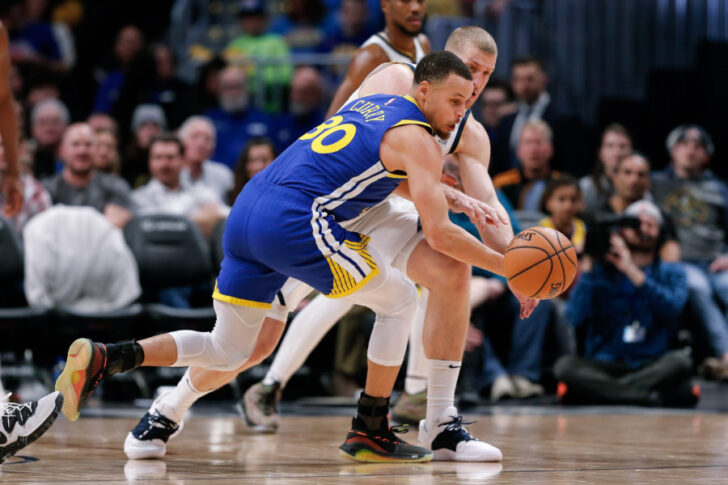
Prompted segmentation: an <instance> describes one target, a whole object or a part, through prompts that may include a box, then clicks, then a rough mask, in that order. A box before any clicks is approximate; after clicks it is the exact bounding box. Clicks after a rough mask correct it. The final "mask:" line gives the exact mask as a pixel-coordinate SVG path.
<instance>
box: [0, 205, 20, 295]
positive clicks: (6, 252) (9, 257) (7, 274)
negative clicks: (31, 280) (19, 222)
mask: <svg viewBox="0 0 728 485" xmlns="http://www.w3.org/2000/svg"><path fill="white" fill-rule="evenodd" d="M0 255H2V257H0V282H2V284H5V283H15V282H18V281H20V280H22V279H23V245H22V243H21V241H20V235H19V234H18V233H17V232H16V231H15V228H14V227H13V226H12V224H10V222H9V221H8V220H7V219H5V218H3V217H2V216H0Z"/></svg>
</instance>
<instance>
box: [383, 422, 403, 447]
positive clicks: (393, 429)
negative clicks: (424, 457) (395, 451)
mask: <svg viewBox="0 0 728 485" xmlns="http://www.w3.org/2000/svg"><path fill="white" fill-rule="evenodd" d="M394 433H402V434H405V433H409V425H408V424H402V425H400V426H390V427H389V428H387V431H386V432H385V433H383V434H381V435H379V436H378V437H379V438H380V439H382V440H384V441H391V442H392V443H395V444H404V441H401V440H400V439H399V438H397V435H395V434H394Z"/></svg>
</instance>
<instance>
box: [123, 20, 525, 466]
mask: <svg viewBox="0 0 728 485" xmlns="http://www.w3.org/2000/svg"><path fill="white" fill-rule="evenodd" d="M447 47H448V49H451V50H452V51H453V52H455V53H457V54H458V55H460V56H461V58H462V59H463V60H464V61H465V63H466V65H468V66H469V67H470V69H471V71H472V72H473V73H474V74H475V76H474V77H475V79H476V81H475V83H474V84H475V88H474V92H473V94H472V97H471V99H470V100H468V103H467V105H468V106H472V104H473V102H474V101H475V100H476V99H477V97H478V95H479V94H480V92H481V91H482V89H483V87H484V86H485V83H486V82H487V79H488V77H489V75H490V73H491V72H492V70H493V68H494V65H495V57H496V50H495V49H496V47H495V43H494V41H493V39H492V37H490V35H489V34H487V33H486V32H485V31H483V30H482V29H478V28H464V29H458V31H456V32H455V33H454V34H453V35H452V36H451V38H450V40H449V42H448V46H447ZM369 81H371V82H370V84H372V86H376V87H377V89H381V90H383V91H387V90H394V91H395V93H393V94H396V92H399V91H400V90H406V89H407V88H408V86H409V85H411V83H412V72H411V69H410V68H409V67H407V66H402V65H396V64H395V65H392V66H387V67H385V68H384V69H382V70H381V71H379V72H377V73H374V74H373V75H372V76H371V79H370V80H369ZM369 81H368V82H369ZM382 81H383V82H382ZM382 86H383V87H382ZM363 89H373V88H370V87H369V86H364V87H363ZM361 94H362V95H364V93H361ZM367 94H369V93H367ZM453 128H455V127H453ZM458 131H460V132H461V138H462V140H461V141H460V143H459V144H457V141H458V139H457V138H456V139H453V140H447V141H444V145H445V146H446V148H447V149H446V150H445V152H447V151H449V148H450V146H448V145H451V146H454V148H455V153H456V156H457V157H458V158H459V162H460V165H461V170H462V172H463V186H464V187H465V189H466V191H470V192H472V193H473V194H477V195H478V196H479V198H481V199H484V200H486V201H489V202H490V203H492V204H493V205H496V204H497V206H496V207H498V212H500V213H501V215H500V217H503V214H502V213H503V212H504V211H503V210H502V207H500V205H499V204H498V203H497V199H496V197H495V192H494V190H493V187H492V184H491V182H490V178H489V177H488V176H487V164H488V159H489V141H488V138H487V135H486V134H485V130H484V129H483V127H482V125H480V124H479V123H477V122H474V121H470V122H467V123H465V124H464V126H463V127H462V128H461V129H460V130H458ZM465 140H469V142H468V143H464V142H465ZM382 206H384V208H380V207H381V206H377V208H373V209H371V210H370V211H369V212H368V213H367V214H366V215H365V216H364V217H365V218H366V219H367V220H370V219H371V220H372V224H371V226H372V227H373V229H372V231H376V230H380V233H381V232H382V231H386V229H387V227H382V224H380V221H381V220H385V221H386V222H387V223H389V224H391V226H393V227H394V228H395V230H396V231H400V232H401V230H402V227H403V225H406V224H407V220H406V219H407V217H408V211H407V210H405V211H400V212H399V215H398V216H395V217H392V214H391V210H390V207H387V205H386V204H382ZM380 211H381V212H380ZM409 215H410V216H411V213H409ZM492 217H499V216H492ZM384 226H386V224H384ZM409 226H411V227H412V228H413V229H412V232H413V233H415V234H413V236H412V239H411V240H410V241H408V242H406V244H404V247H402V243H401V242H400V248H401V249H402V250H401V251H399V254H394V255H391V256H392V258H393V259H394V260H397V259H399V260H400V261H399V264H400V265H401V266H400V267H403V269H405V270H406V271H407V273H408V275H409V276H410V277H411V278H412V279H413V280H414V281H418V282H421V283H423V284H424V285H425V286H427V287H430V288H431V290H433V289H435V290H439V291H433V295H435V296H436V298H434V299H431V300H430V302H429V305H428V311H427V318H428V324H426V326H425V341H426V344H425V345H426V348H428V347H429V349H428V355H429V357H430V361H429V364H430V372H429V389H430V396H429V399H428V413H427V414H428V416H427V420H423V422H422V423H421V425H420V429H421V430H422V432H421V436H420V439H421V443H424V445H423V446H426V447H428V448H434V451H435V458H436V459H438V458H439V459H454V460H467V461H471V460H476V461H494V460H500V459H501V457H502V455H501V453H500V451H499V450H497V449H496V448H494V447H492V446H490V445H487V444H486V443H482V442H479V441H477V440H474V439H473V438H472V437H471V436H470V435H469V434H468V433H467V431H466V430H465V429H464V428H463V427H462V426H461V418H460V417H459V416H458V415H457V410H456V409H455V407H454V406H453V400H454V391H455V384H456V382H457V377H458V374H459V367H460V360H461V357H462V352H463V346H464V340H465V331H466V329H467V322H468V308H467V307H468V305H467V285H468V282H469V269H468V268H467V267H466V268H464V271H461V270H462V269H463V268H455V269H454V270H453V268H452V267H449V266H445V265H443V263H444V264H446V265H450V263H449V262H447V261H445V260H443V261H438V259H437V257H430V258H429V260H423V258H422V254H424V253H423V250H421V249H420V247H421V246H422V243H423V241H422V237H421V236H419V237H418V236H417V234H416V232H417V229H416V217H415V220H414V223H412V219H411V217H410V221H409ZM479 227H480V228H481V232H482V236H483V239H484V240H486V241H489V245H492V246H493V247H495V248H498V250H499V251H501V252H502V251H504V250H505V247H506V245H507V244H508V242H509V241H510V239H511V237H512V231H511V230H510V228H509V226H507V225H503V224H501V225H500V226H498V228H497V229H494V228H495V227H496V226H493V227H490V226H486V225H485V224H479ZM504 228H506V229H504ZM364 232H367V231H364ZM393 242H395V243H396V241H393ZM395 266H397V264H395ZM450 266H451V265H450ZM453 271H454V273H453ZM460 273H462V274H460ZM428 283H429V284H428ZM292 285H293V287H295V286H296V283H292ZM443 285H444V287H448V286H449V290H450V291H445V292H443V291H442V290H443ZM301 286H302V285H299V288H300V287H301ZM287 287H288V288H286V287H284V289H283V293H286V298H285V303H286V304H288V305H290V307H293V308H295V305H296V304H297V302H298V301H300V298H301V297H302V294H300V293H299V295H296V294H295V293H296V291H293V292H291V291H290V289H291V286H289V285H287ZM452 290H454V291H452ZM304 291H306V289H305V287H304ZM304 294H305V292H304ZM460 299H462V300H463V301H462V302H459V301H457V302H455V300H460ZM281 303H283V302H281ZM522 304H523V315H527V314H528V313H530V311H531V310H532V309H533V306H534V305H535V302H533V301H526V300H522ZM277 306H278V307H279V309H278V310H277V311H279V312H280V315H279V317H278V318H277V319H278V320H279V325H278V326H279V327H280V329H281V330H278V329H277V328H276V327H275V325H271V326H269V327H267V328H266V327H265V326H264V329H263V331H262V332H261V336H263V335H264V334H266V333H268V334H270V335H271V338H268V337H262V338H261V339H259V345H258V347H257V348H256V351H255V352H254V354H253V355H252V356H251V358H250V359H249V361H248V363H246V365H245V366H244V367H243V368H241V369H240V370H244V369H245V368H249V367H250V366H252V365H254V364H256V363H258V362H259V361H260V360H261V359H262V358H264V357H265V356H266V355H267V354H268V353H269V352H270V351H271V350H272V348H266V345H267V344H266V341H268V340H271V341H275V339H276V338H277V337H278V336H279V335H280V331H282V326H283V323H282V322H284V321H285V310H286V309H285V307H284V306H283V305H280V304H279V305H277ZM453 306H454V307H455V308H453ZM272 313H273V314H275V311H273V312H272ZM454 314H457V318H455V319H454V320H457V323H453V324H449V325H438V322H444V321H448V322H451V321H453V315H454ZM269 316H270V317H273V320H276V318H275V315H271V314H269ZM336 319H337V318H335V319H334V321H335V320H336ZM327 329H328V327H327V328H326V329H324V333H325V331H326V330H327ZM292 330H293V328H292ZM289 335H290V332H289ZM321 335H323V334H321ZM298 337H299V338H302V339H305V340H307V341H317V340H316V338H315V337H314V335H311V334H308V333H304V334H303V335H298ZM309 351H310V349H309ZM294 370H295V369H294ZM217 374H218V375H215V374H214V373H213V374H209V373H207V374H201V373H200V371H199V370H197V378H195V375H194V371H193V372H192V373H189V372H188V374H187V375H186V376H185V378H184V379H183V380H182V382H180V384H179V385H178V386H177V388H176V389H175V391H173V392H172V393H170V394H169V395H165V396H162V397H161V398H160V399H158V400H157V401H156V402H155V404H154V405H153V406H152V409H151V410H150V413H148V415H147V416H145V418H144V419H143V420H142V421H141V422H140V423H139V425H138V426H137V428H135V430H134V431H133V432H132V433H130V435H129V436H128V438H127V442H126V444H125V451H126V452H127V455H129V457H130V458H143V457H152V456H162V455H164V453H165V442H166V441H167V439H168V438H169V437H170V436H172V435H173V434H175V433H176V432H178V431H179V430H180V423H181V420H182V417H183V416H184V413H185V412H186V410H187V409H188V408H189V406H190V405H191V404H192V403H193V402H194V401H195V400H196V399H198V398H199V397H201V396H202V395H204V394H206V393H207V392H209V391H211V390H213V389H215V388H217V387H219V385H222V384H224V383H226V382H228V381H229V380H231V379H232V378H233V377H234V375H235V374H234V373H233V374H231V375H228V376H225V375H220V374H222V373H217ZM213 382H215V383H216V384H217V385H216V386H213V385H211V383H213ZM441 426H444V427H445V429H440V428H441Z"/></svg>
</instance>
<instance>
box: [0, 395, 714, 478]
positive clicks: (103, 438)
mask: <svg viewBox="0 0 728 485" xmlns="http://www.w3.org/2000/svg"><path fill="white" fill-rule="evenodd" d="M602 409H604V408H602ZM494 412H495V414H494V415H489V416H472V415H471V416H466V417H467V418H472V419H477V420H478V421H477V423H475V424H473V425H471V426H470V428H471V430H472V431H473V434H475V435H477V436H479V437H481V438H482V439H485V440H487V441H489V442H491V443H493V444H494V445H496V446H498V447H500V448H501V449H502V450H503V453H504V456H505V459H504V461H503V463H502V464H478V463H447V462H435V463H429V464H418V465H390V464H357V463H354V462H351V461H348V460H346V459H344V458H342V457H341V456H340V455H339V452H338V449H337V447H338V445H339V444H340V443H341V442H342V441H343V438H344V435H345V432H346V430H347V427H348V425H349V418H346V417H343V416H330V417H327V416H323V417H322V416H316V417H306V416H295V417H285V418H283V419H282V422H281V429H280V430H279V433H278V434H276V435H254V434H250V433H248V432H247V431H246V430H245V429H244V427H243V426H242V424H241V423H240V422H239V418H237V417H236V416H234V415H232V414H231V413H229V412H228V411H222V410H221V411H220V417H202V416H200V417H197V416H193V417H191V418H189V419H188V420H187V421H186V423H185V428H184V431H183V432H182V433H181V435H180V436H178V437H177V438H176V439H174V440H171V441H170V443H169V444H168V454H167V457H166V458H165V459H164V460H139V461H135V460H127V458H126V456H125V455H124V452H123V442H124V438H125V436H126V434H127V433H128V431H129V430H130V429H131V428H132V427H133V426H134V425H135V424H136V423H137V419H136V418H89V417H82V418H81V419H80V420H79V421H77V422H75V423H71V422H69V421H67V420H65V418H63V417H59V419H58V421H57V423H56V424H55V425H54V427H53V428H52V429H51V430H50V431H49V432H48V433H47V434H46V435H45V436H43V437H42V438H41V439H40V440H39V441H38V442H36V443H35V444H33V445H31V446H30V447H28V448H25V449H24V450H22V451H21V452H20V454H19V456H16V457H13V458H11V459H9V460H8V461H7V462H6V463H5V464H3V465H2V466H0V480H1V481H2V482H6V483H17V484H30V483H129V482H138V483H154V484H163V483H172V484H183V483H215V484H223V483H255V484H287V483H292V484H297V483H300V484H333V483H345V484H350V483H351V484H358V483H361V484H393V483H396V484H417V485H428V484H445V483H447V484H450V483H499V484H500V483H503V484H525V483H534V484H545V483H548V484H573V483H604V484H637V483H655V484H666V483H676V484H678V483H679V484H706V483H728V447H727V446H726V442H727V439H728V416H726V415H720V414H707V413H694V412H690V413H688V412H686V413H681V412H678V411H676V412H671V411H655V412H653V411H650V412H646V413H645V412H641V411H638V412H637V413H635V412H634V411H629V410H627V411H625V412H626V414H619V413H620V409H616V410H612V411H608V414H606V413H603V414H601V413H598V414H594V412H593V411H584V412H583V413H580V412H579V411H578V410H577V411H576V412H574V411H565V412H564V413H561V412H556V413H553V414H551V415H549V414H543V413H539V414H530V413H529V412H528V410H519V411H517V412H503V413H500V412H499V411H498V410H497V409H496V410H495V411H494ZM587 412H588V413H589V414H586V413H587ZM143 413H144V411H143V410H139V412H138V415H139V416H141V415H142V414H143ZM405 437H407V438H409V439H410V440H414V439H415V437H416V433H414V432H413V433H409V434H407V435H405Z"/></svg>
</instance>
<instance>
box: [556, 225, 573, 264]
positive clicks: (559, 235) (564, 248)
mask: <svg viewBox="0 0 728 485" xmlns="http://www.w3.org/2000/svg"><path fill="white" fill-rule="evenodd" d="M564 237H565V236H564ZM556 240H557V241H558V242H559V246H560V247H561V249H562V250H563V251H564V257H565V258H566V260H567V261H568V262H570V263H571V264H573V265H574V267H576V263H575V262H574V261H572V260H571V258H570V257H569V255H568V254H566V251H567V250H568V249H569V248H573V247H574V245H573V244H572V243H571V241H569V245H568V246H567V247H564V245H563V244H561V233H558V234H556ZM561 264H564V263H561Z"/></svg>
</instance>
